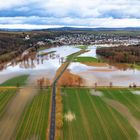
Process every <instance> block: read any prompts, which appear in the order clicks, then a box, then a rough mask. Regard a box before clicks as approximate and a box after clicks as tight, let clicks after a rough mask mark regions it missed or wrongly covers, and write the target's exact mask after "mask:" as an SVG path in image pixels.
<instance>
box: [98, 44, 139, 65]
mask: <svg viewBox="0 0 140 140" xmlns="http://www.w3.org/2000/svg"><path fill="white" fill-rule="evenodd" d="M96 53H97V54H98V55H99V56H101V57H103V58H105V59H107V60H109V61H110V62H118V63H137V64H140V45H134V46H132V45H130V46H118V47H102V48H98V49H97V50H96Z"/></svg>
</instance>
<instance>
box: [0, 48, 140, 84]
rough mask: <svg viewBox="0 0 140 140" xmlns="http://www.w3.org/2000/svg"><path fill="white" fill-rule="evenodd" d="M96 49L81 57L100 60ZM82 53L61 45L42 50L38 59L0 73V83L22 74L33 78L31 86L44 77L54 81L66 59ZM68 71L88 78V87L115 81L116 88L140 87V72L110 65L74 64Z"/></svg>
mask: <svg viewBox="0 0 140 140" xmlns="http://www.w3.org/2000/svg"><path fill="white" fill-rule="evenodd" d="M96 47H97V46H89V48H88V50H89V52H86V53H84V54H81V55H80V56H83V57H85V56H90V57H97V55H96ZM78 51H80V48H77V46H61V47H55V48H50V49H46V50H42V51H39V52H38V54H37V55H36V57H35V59H34V60H32V61H31V60H28V61H27V62H26V61H25V62H19V63H18V64H14V65H9V66H7V67H6V68H5V69H3V70H2V71H0V83H2V82H4V81H5V80H7V79H9V78H11V77H14V76H17V75H21V74H29V75H30V77H29V81H28V82H29V83H30V84H34V83H35V81H36V80H37V79H38V78H41V77H46V78H48V79H49V80H52V79H53V78H54V76H55V74H56V71H57V69H58V68H59V67H60V66H61V64H62V63H63V62H64V61H65V60H66V57H67V56H68V55H70V54H72V53H75V52H78ZM49 52H51V53H49ZM47 53H48V54H47ZM45 54H46V55H45ZM68 69H69V70H70V72H71V73H73V74H76V75H78V76H80V77H82V78H83V79H84V85H86V86H93V85H94V83H95V82H96V83H97V84H98V85H99V86H108V85H109V83H110V82H112V83H113V85H114V86H127V87H128V86H129V84H133V83H136V84H137V85H138V86H140V71H139V70H134V69H125V70H120V69H119V68H118V67H116V66H110V65H109V64H107V63H106V64H100V65H99V64H92V66H89V65H86V64H82V63H77V62H73V63H71V65H70V66H69V67H68Z"/></svg>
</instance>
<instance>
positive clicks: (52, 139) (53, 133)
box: [49, 50, 86, 140]
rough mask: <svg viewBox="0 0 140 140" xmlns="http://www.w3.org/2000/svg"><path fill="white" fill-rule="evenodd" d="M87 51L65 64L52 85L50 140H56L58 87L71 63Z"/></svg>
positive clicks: (80, 52)
mask: <svg viewBox="0 0 140 140" xmlns="http://www.w3.org/2000/svg"><path fill="white" fill-rule="evenodd" d="M85 52H86V50H81V51H79V52H77V53H74V54H73V56H72V57H71V58H70V59H69V60H67V62H65V65H64V67H63V69H62V70H61V71H60V72H59V74H58V75H57V77H55V79H54V82H53V84H52V105H51V122H50V133H49V140H55V115H56V112H55V111H56V101H55V95H56V85H57V82H58V80H59V79H60V77H61V76H62V74H63V73H64V72H65V70H66V69H67V68H68V66H69V65H70V63H71V62H72V61H73V59H74V58H75V57H76V56H78V55H80V54H82V53H85Z"/></svg>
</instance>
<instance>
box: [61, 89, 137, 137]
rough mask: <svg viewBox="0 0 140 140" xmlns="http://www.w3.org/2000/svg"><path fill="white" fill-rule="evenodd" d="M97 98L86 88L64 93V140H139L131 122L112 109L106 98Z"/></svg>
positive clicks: (67, 90)
mask: <svg viewBox="0 0 140 140" xmlns="http://www.w3.org/2000/svg"><path fill="white" fill-rule="evenodd" d="M126 92H127V91H126ZM97 93H98V92H97ZM97 93H96V94H97ZM99 93H100V92H99ZM93 94H94V92H93V91H92V92H91V90H90V89H86V88H63V89H62V96H63V107H64V109H63V112H64V126H63V131H62V137H61V139H62V140H92V139H95V140H136V139H137V137H138V134H137V132H136V130H135V129H134V128H133V127H132V126H131V124H130V123H129V121H128V120H127V119H126V118H125V117H124V116H122V115H121V114H120V113H119V112H118V111H116V110H115V109H114V108H112V107H111V106H110V105H108V104H107V103H106V102H105V101H104V96H103V97H102V96H97V95H93ZM99 95H100V94H99Z"/></svg>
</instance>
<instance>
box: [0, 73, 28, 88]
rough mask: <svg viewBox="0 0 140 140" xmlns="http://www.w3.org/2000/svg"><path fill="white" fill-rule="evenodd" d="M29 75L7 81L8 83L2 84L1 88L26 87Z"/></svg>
mask: <svg viewBox="0 0 140 140" xmlns="http://www.w3.org/2000/svg"><path fill="white" fill-rule="evenodd" d="M28 77H29V75H21V76H17V77H14V78H11V79H9V80H7V81H6V82H4V83H2V84H0V86H17V85H18V86H24V85H25V84H26V81H27V79H28Z"/></svg>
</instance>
